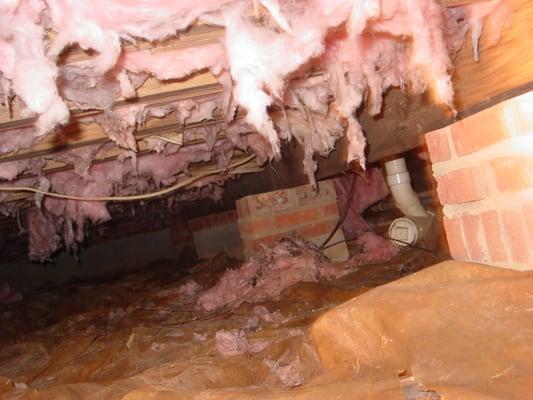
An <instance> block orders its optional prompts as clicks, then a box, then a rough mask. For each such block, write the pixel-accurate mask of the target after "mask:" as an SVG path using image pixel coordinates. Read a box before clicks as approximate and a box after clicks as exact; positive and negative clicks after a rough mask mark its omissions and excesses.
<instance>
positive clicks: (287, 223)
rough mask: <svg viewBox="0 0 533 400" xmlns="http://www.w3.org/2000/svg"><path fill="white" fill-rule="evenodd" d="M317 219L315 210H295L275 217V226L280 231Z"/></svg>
mask: <svg viewBox="0 0 533 400" xmlns="http://www.w3.org/2000/svg"><path fill="white" fill-rule="evenodd" d="M318 218H319V215H318V213H317V210H315V209H312V208H308V209H304V210H295V211H291V212H286V213H283V214H279V215H276V216H275V221H276V226H277V227H278V228H280V229H288V228H289V229H290V228H295V227H297V226H298V225H301V224H304V223H306V222H312V221H314V220H316V219H318Z"/></svg>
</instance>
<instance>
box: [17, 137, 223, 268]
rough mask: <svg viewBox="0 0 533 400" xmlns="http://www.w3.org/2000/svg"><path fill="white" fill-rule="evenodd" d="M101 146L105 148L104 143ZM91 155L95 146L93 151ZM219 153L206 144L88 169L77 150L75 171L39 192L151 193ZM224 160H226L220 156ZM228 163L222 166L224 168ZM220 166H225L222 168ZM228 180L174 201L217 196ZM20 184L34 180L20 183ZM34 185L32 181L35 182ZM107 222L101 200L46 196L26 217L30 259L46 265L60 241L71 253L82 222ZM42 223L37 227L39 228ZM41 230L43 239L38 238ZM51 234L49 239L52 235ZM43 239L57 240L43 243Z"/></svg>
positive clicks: (201, 183) (205, 184)
mask: <svg viewBox="0 0 533 400" xmlns="http://www.w3.org/2000/svg"><path fill="white" fill-rule="evenodd" d="M104 146H105V145H104ZM92 150H93V152H94V153H96V152H98V151H99V150H100V148H99V147H96V148H93V149H92ZM223 151H224V149H221V150H216V149H215V151H214V152H212V151H211V150H208V149H207V147H206V145H205V144H198V145H194V146H188V147H183V148H182V149H180V150H179V151H177V152H175V153H173V154H168V155H165V154H149V155H146V156H143V157H139V159H138V160H137V162H136V163H129V162H128V163H126V162H120V161H118V160H115V161H106V162H102V163H98V164H93V165H89V167H87V165H86V164H85V163H86V161H87V157H88V155H87V154H83V153H82V152H81V153H80V151H78V152H76V153H79V154H76V153H72V154H71V156H72V160H74V161H72V162H75V163H80V167H79V169H77V170H68V171H62V172H56V173H52V174H49V175H48V177H47V178H42V179H41V184H42V181H43V180H44V181H45V182H46V183H48V185H47V187H46V188H44V189H51V190H53V191H55V192H58V193H64V194H68V195H72V196H80V197H101V196H114V195H131V194H136V193H143V192H146V191H154V190H156V189H158V188H160V187H161V185H168V184H174V183H177V182H179V181H180V180H181V179H185V178H186V177H184V176H183V173H184V172H187V170H188V168H189V165H190V163H192V162H199V161H209V160H210V159H211V158H212V157H213V155H214V156H215V157H218V156H217V155H218V154H220V153H221V152H223ZM221 160H224V161H223V162H229V157H227V156H223V158H222V159H221ZM226 165H227V164H226ZM224 167H225V165H224ZM226 179H228V177H227V176H209V177H205V178H202V179H200V180H198V181H196V182H194V183H193V184H192V185H190V186H189V187H188V188H187V189H188V190H186V191H185V192H180V193H177V194H176V195H175V197H176V199H177V200H184V201H194V200H198V199H201V198H205V197H212V198H214V199H219V198H220V186H221V185H222V184H223V182H224V181H225V180H226ZM16 183H20V184H21V185H30V186H31V185H32V184H34V183H33V182H28V181H27V180H19V181H16ZM36 183H37V182H35V184H36ZM109 218H110V215H109V212H108V210H107V207H106V202H104V201H76V200H63V199H55V198H50V197H47V198H45V199H44V201H43V202H42V210H36V209H32V210H31V212H30V213H29V215H28V225H29V229H28V230H29V232H30V242H29V246H30V248H29V255H30V258H31V259H33V260H36V261H46V260H48V259H49V257H50V255H51V254H53V253H54V252H55V251H56V250H57V249H58V248H59V247H61V244H62V243H63V244H64V245H65V246H66V247H67V248H68V249H71V250H76V248H77V245H78V243H80V242H82V241H83V239H84V235H85V224H86V222H87V221H89V222H91V223H93V224H96V223H99V222H103V221H107V220H108V219H109ZM40 225H42V226H40ZM42 232H45V233H47V235H41V233H42ZM51 232H53V235H52V234H51ZM45 237H51V238H57V240H56V239H54V240H51V241H50V243H46V242H45V241H44V240H40V239H41V238H42V239H44V238H45Z"/></svg>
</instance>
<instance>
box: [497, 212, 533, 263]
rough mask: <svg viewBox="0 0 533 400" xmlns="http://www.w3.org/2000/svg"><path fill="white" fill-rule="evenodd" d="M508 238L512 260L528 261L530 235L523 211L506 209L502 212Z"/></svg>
mask: <svg viewBox="0 0 533 400" xmlns="http://www.w3.org/2000/svg"><path fill="white" fill-rule="evenodd" d="M501 215H502V220H503V226H504V227H505V232H506V239H507V244H508V246H509V249H510V250H511V255H512V261H515V262H518V263H524V264H525V263H527V261H528V258H529V252H530V251H531V249H530V247H529V243H528V236H527V232H526V229H525V224H524V216H523V215H522V212H521V211H517V210H505V211H502V212H501Z"/></svg>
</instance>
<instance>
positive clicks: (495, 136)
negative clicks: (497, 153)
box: [451, 105, 510, 156]
mask: <svg viewBox="0 0 533 400" xmlns="http://www.w3.org/2000/svg"><path fill="white" fill-rule="evenodd" d="M451 134H452V142H453V146H454V147H455V152H456V153H457V155H458V156H462V155H465V154H470V153H473V152H475V151H478V150H480V149H482V148H484V147H487V146H490V145H491V144H494V143H497V142H499V141H501V140H504V139H506V138H508V137H509V136H510V133H509V132H508V131H507V127H506V125H505V123H504V121H503V115H502V112H501V106H499V105H497V106H494V107H491V108H489V109H487V110H484V111H481V112H480V113H477V114H475V115H472V116H471V117H468V118H466V119H464V120H461V121H458V122H456V123H455V124H453V125H452V127H451Z"/></svg>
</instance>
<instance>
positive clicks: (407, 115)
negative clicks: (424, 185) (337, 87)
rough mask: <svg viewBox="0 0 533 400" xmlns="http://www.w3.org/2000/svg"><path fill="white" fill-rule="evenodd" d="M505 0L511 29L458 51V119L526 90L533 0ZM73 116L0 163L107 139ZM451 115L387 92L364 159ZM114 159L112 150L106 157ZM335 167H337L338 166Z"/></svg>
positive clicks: (189, 83)
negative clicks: (492, 41) (496, 39)
mask: <svg viewBox="0 0 533 400" xmlns="http://www.w3.org/2000/svg"><path fill="white" fill-rule="evenodd" d="M508 1H509V4H510V5H511V7H512V10H513V15H512V18H511V21H510V24H509V26H508V27H507V28H506V29H505V30H504V32H503V35H502V38H501V41H500V43H498V44H497V45H496V46H493V47H489V45H488V43H487V40H486V38H485V37H482V39H481V43H480V54H481V61H480V62H479V63H476V62H475V61H474V60H473V58H472V55H471V49H470V46H468V45H467V46H465V47H464V48H463V49H462V50H461V51H460V53H459V54H458V56H457V59H456V60H455V73H454V76H453V79H454V84H455V89H456V99H457V103H456V104H457V110H458V111H459V117H462V116H466V115H468V114H470V113H472V112H475V111H478V110H479V109H481V108H483V107H487V106H489V105H491V104H493V103H494V102H496V101H500V100H502V99H504V98H505V97H509V96H512V95H515V94H517V93H519V92H521V91H525V90H530V89H531V85H532V84H533V51H532V48H531V45H530V38H531V37H532V34H531V33H532V32H531V30H532V28H531V24H530V22H529V21H531V20H533V3H531V2H530V1H529V0H508ZM440 2H441V3H442V4H445V5H452V6H453V5H459V4H466V3H472V2H474V0H441V1H440ZM222 35H223V29H221V28H216V27H210V26H206V25H199V26H196V27H194V28H192V29H191V30H189V31H188V32H187V33H184V34H182V35H180V37H179V38H177V39H170V40H166V41H161V42H158V43H156V44H155V45H154V44H149V43H143V42H141V43H139V44H137V45H135V46H133V45H128V46H126V48H125V51H137V50H143V49H147V48H150V49H151V51H153V52H160V51H167V50H171V49H176V48H180V47H187V46H197V45H203V44H207V43H214V42H216V41H217V40H220V38H221V36H222ZM88 57H89V56H88V55H87V54H86V53H84V52H82V51H73V52H71V53H69V54H67V55H65V56H64V57H63V61H64V62H74V61H80V60H83V59H86V58H88ZM221 92H222V87H221V86H220V85H219V84H218V83H217V81H216V80H215V78H214V77H213V76H212V75H211V74H209V73H208V72H205V73H201V74H197V75H195V76H193V77H192V78H190V79H188V80H184V81H177V82H176V81H173V82H166V83H161V82H159V81H157V80H155V79H148V80H147V81H146V82H145V84H144V85H143V86H142V87H141V88H140V89H139V90H138V95H139V99H138V100H136V101H138V102H143V103H147V104H154V105H155V104H157V105H160V104H165V103H169V102H172V101H177V100H183V99H188V98H197V97H202V96H206V95H213V94H217V93H221ZM124 104H126V101H125V100H124V99H118V100H117V102H116V106H117V107H119V106H121V105H124ZM93 113H94V112H93ZM72 114H73V120H74V123H73V124H71V125H70V126H68V127H66V128H65V129H63V130H62V132H61V134H60V135H56V134H52V135H49V136H48V137H47V138H46V139H45V140H43V141H42V142H40V143H38V144H36V145H35V146H33V147H32V148H31V149H27V150H21V151H19V152H17V153H16V154H7V155H3V156H1V157H0V163H2V162H7V161H12V160H15V159H20V158H27V157H35V156H40V155H44V154H49V153H51V152H55V151H60V150H66V149H70V148H77V147H80V146H85V145H91V144H95V143H103V142H106V141H109V139H108V137H107V135H106V134H105V133H104V132H103V131H102V129H101V128H100V127H99V126H98V125H97V124H95V123H91V124H77V123H76V121H77V120H79V119H81V118H83V117H84V116H87V115H88V114H89V113H87V112H83V111H81V110H79V109H76V108H73V109H72ZM452 119H453V117H452V114H451V112H449V111H448V110H445V109H443V108H441V107H439V106H436V105H434V104H432V103H431V101H429V100H428V99H427V98H426V97H425V96H418V97H414V98H410V97H408V96H406V95H404V94H402V93H401V92H400V91H399V90H391V91H389V93H388V94H387V95H386V96H385V101H384V111H383V114H382V115H381V116H379V117H376V118H374V117H369V116H368V115H366V114H365V113H364V112H363V113H361V115H360V120H361V123H362V125H363V128H364V130H365V132H366V134H367V137H368V142H369V151H368V158H369V160H370V161H375V160H379V159H382V158H384V157H389V156H392V155H394V154H396V153H401V152H404V151H406V150H409V149H412V148H414V147H416V146H418V145H419V144H420V136H421V135H422V134H423V133H425V132H428V131H430V130H433V129H437V128H439V127H441V126H444V125H446V124H448V123H450V122H452ZM33 121H34V119H31V118H22V117H21V115H20V110H19V108H18V107H17V105H16V104H14V109H13V113H12V115H10V114H9V112H8V110H6V109H5V108H0V135H1V134H2V131H3V130H6V129H12V128H14V127H22V126H27V125H28V124H31V123H33ZM219 122H221V120H220V118H218V119H217V118H215V119H214V120H213V121H210V122H208V123H219ZM182 128H183V127H180V126H179V125H178V124H177V123H176V121H175V117H173V116H169V117H166V118H162V119H157V118H154V119H152V120H150V121H148V122H147V124H146V126H145V127H143V128H142V129H139V131H138V132H137V133H136V136H137V137H138V138H142V137H146V136H150V135H163V136H165V135H167V134H175V133H176V132H178V131H179V130H180V129H182ZM141 150H142V144H141ZM115 153H116V152H115ZM340 153H342V149H341V150H340ZM114 156H116V154H112V155H111V156H110V157H114ZM335 160H336V161H335V162H337V161H339V160H337V158H336V157H335ZM336 166H337V167H338V170H339V171H340V170H341V168H342V163H338V164H336ZM51 168H53V167H51Z"/></svg>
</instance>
